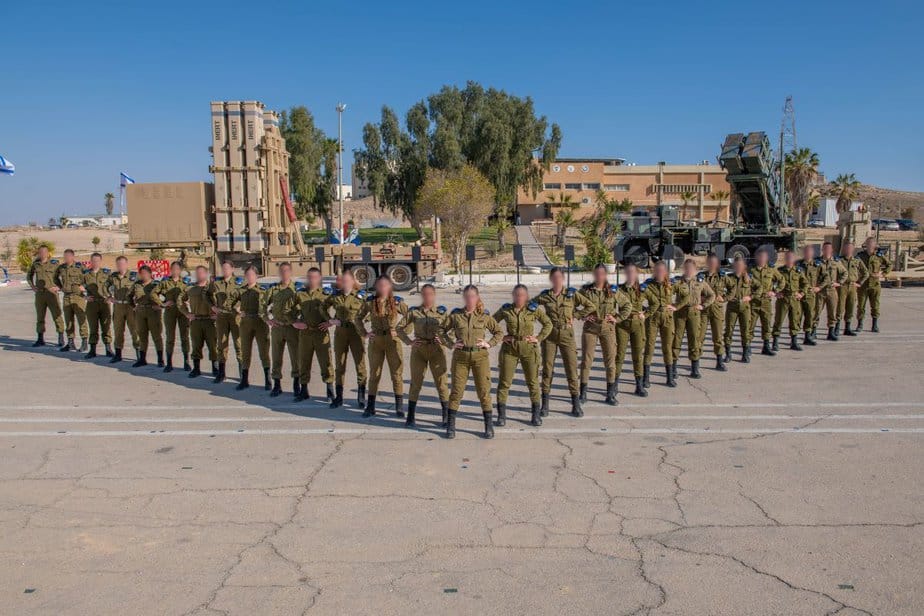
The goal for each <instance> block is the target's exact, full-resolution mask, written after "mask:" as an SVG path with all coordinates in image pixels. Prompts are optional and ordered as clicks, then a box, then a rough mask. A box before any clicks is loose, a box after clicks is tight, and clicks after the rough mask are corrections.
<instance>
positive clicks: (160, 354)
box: [156, 351, 164, 368]
mask: <svg viewBox="0 0 924 616" xmlns="http://www.w3.org/2000/svg"><path fill="white" fill-rule="evenodd" d="M156 353H157V367H158V368H163V367H164V352H163V351H156Z"/></svg>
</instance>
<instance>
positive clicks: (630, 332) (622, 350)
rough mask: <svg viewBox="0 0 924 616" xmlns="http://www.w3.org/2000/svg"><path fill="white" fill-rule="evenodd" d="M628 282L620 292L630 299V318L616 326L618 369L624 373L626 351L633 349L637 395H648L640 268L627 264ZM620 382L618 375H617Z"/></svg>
mask: <svg viewBox="0 0 924 616" xmlns="http://www.w3.org/2000/svg"><path fill="white" fill-rule="evenodd" d="M623 272H624V273H625V276H626V281H625V282H624V283H623V284H622V285H621V286H620V287H619V291H620V292H621V293H623V294H625V295H626V297H628V299H629V305H630V306H631V308H632V309H631V311H630V312H629V316H628V317H627V318H625V319H623V320H622V321H620V322H619V323H617V324H616V368H617V370H619V371H622V364H623V361H624V360H625V358H626V350H627V349H628V348H630V345H631V348H632V372H633V374H634V375H635V395H636V396H641V397H642V398H644V397H646V396H647V395H648V392H647V391H646V390H645V385H644V383H645V307H644V300H645V287H644V286H643V285H640V284H639V277H638V267H636V266H635V264H634V263H627V264H626V265H625V268H624V270H623ZM617 380H618V374H617Z"/></svg>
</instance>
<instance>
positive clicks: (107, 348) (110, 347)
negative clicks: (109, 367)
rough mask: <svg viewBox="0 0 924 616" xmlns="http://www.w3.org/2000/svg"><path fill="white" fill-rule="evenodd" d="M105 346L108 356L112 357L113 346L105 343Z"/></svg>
mask: <svg viewBox="0 0 924 616" xmlns="http://www.w3.org/2000/svg"><path fill="white" fill-rule="evenodd" d="M103 348H104V349H106V357H112V346H110V345H108V344H106V343H103Z"/></svg>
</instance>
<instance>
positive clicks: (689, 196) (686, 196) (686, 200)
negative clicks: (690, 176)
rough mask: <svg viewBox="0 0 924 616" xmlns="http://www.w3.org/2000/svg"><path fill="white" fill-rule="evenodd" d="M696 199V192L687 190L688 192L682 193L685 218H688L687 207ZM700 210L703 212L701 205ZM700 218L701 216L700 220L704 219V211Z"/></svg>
mask: <svg viewBox="0 0 924 616" xmlns="http://www.w3.org/2000/svg"><path fill="white" fill-rule="evenodd" d="M695 199H696V193H695V192H692V191H689V190H686V191H684V192H682V193H680V202H681V203H682V204H683V217H684V218H687V207H688V206H689V205H690V203H691V202H692V201H694V200H695ZM700 210H702V205H700ZM699 216H700V218H702V216H703V213H702V211H700V213H699Z"/></svg>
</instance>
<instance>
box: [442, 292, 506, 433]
mask: <svg viewBox="0 0 924 616" xmlns="http://www.w3.org/2000/svg"><path fill="white" fill-rule="evenodd" d="M462 299H463V301H464V302H465V307H464V308H456V309H455V310H453V311H452V312H451V313H449V316H448V317H446V320H445V321H444V322H443V333H444V335H443V336H441V337H440V338H441V340H443V343H444V344H445V345H446V346H447V347H449V348H451V349H452V363H451V368H450V370H451V374H452V385H451V390H450V393H449V418H448V419H449V421H448V422H447V424H446V438H450V439H451V438H455V437H456V414H457V413H458V412H459V405H460V404H461V403H462V396H463V395H464V394H465V386H466V385H467V384H468V375H469V373H471V374H472V377H473V378H474V379H475V392H476V393H477V394H478V401H479V402H480V403H481V412H482V415H484V437H485V438H494V426H493V425H492V423H491V360H490V357H489V356H488V349H490V348H491V347H492V346H495V345H496V344H498V343H499V342H500V341H501V338H503V335H502V334H501V331H500V327H498V326H497V322H496V321H495V320H494V317H492V316H491V313H490V312H488V311H487V310H485V309H484V304H483V303H482V302H481V296H480V295H479V293H478V287H476V286H475V285H471V284H470V285H468V286H466V287H465V289H463V290H462ZM488 336H490V338H489V337H488Z"/></svg>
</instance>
